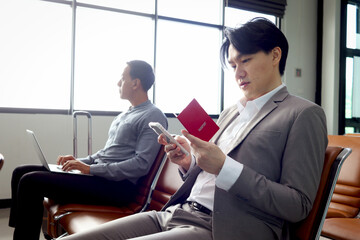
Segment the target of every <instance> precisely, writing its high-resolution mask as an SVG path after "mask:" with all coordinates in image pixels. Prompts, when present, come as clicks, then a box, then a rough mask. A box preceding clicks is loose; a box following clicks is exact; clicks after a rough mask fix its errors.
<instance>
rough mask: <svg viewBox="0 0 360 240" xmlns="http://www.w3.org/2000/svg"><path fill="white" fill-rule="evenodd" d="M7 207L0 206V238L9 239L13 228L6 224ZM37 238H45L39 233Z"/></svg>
mask: <svg viewBox="0 0 360 240" xmlns="http://www.w3.org/2000/svg"><path fill="white" fill-rule="evenodd" d="M9 212H10V209H9V208H0V233H1V234H0V240H11V239H12V235H13V231H14V229H13V228H11V227H9V226H8V221H9ZM39 240H45V238H44V236H43V234H40V239H39Z"/></svg>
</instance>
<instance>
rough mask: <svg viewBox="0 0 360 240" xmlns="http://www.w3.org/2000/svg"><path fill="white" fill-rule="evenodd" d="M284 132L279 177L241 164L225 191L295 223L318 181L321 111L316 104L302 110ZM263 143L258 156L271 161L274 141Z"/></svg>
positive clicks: (322, 127) (322, 129)
mask: <svg viewBox="0 0 360 240" xmlns="http://www.w3.org/2000/svg"><path fill="white" fill-rule="evenodd" d="M265 121H266V120H265ZM284 127H285V126H284ZM286 133H287V135H286V137H285V139H286V140H284V146H283V147H282V148H283V152H282V153H281V161H279V166H280V167H281V169H280V171H279V172H280V174H279V179H276V180H274V179H273V180H270V179H268V178H267V177H266V176H264V175H263V174H261V173H259V171H258V169H256V168H254V167H253V168H250V167H248V166H247V165H244V168H243V171H242V173H241V175H240V176H239V178H238V179H237V181H236V182H235V184H234V185H233V186H232V187H231V188H230V189H229V191H228V192H229V193H230V194H233V195H235V196H236V197H238V198H240V199H242V200H243V201H245V202H246V203H248V204H249V205H251V206H253V207H255V208H257V209H259V210H260V211H262V212H265V213H267V214H270V215H272V216H276V217H278V218H281V219H284V220H286V221H289V222H297V221H300V220H302V219H304V218H305V217H306V216H307V215H308V213H309V212H310V210H311V208H312V204H313V201H314V199H315V197H316V193H317V188H318V185H319V182H320V176H321V172H322V167H323V162H324V154H325V149H326V146H327V131H326V119H325V114H324V112H323V110H322V109H321V108H320V107H318V106H316V105H314V106H311V107H307V108H305V109H302V110H301V111H300V113H298V114H297V116H296V118H295V119H294V120H293V122H292V123H291V124H290V127H289V130H288V131H287V132H286ZM262 138H265V136H262ZM262 140H263V139H261V141H262ZM259 141H260V139H259ZM262 143H263V142H262ZM262 145H264V144H262ZM265 145H267V146H261V147H262V149H261V150H262V151H266V150H263V149H266V148H267V149H269V153H268V155H267V154H263V155H262V156H265V157H264V159H262V161H272V158H271V157H272V152H271V151H272V150H273V149H272V148H273V146H272V145H275V144H274V143H271V142H268V143H267V144H265ZM254 151H257V150H256V149H254ZM259 151H260V150H259ZM256 154H257V153H256V152H255V153H254V155H255V156H256ZM277 164H278V163H277Z"/></svg>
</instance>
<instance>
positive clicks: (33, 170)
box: [9, 165, 136, 240]
mask: <svg viewBox="0 0 360 240" xmlns="http://www.w3.org/2000/svg"><path fill="white" fill-rule="evenodd" d="M11 190H12V205H11V211H10V219H9V226H11V227H15V231H14V240H17V239H28V240H33V239H34V240H35V239H39V235H40V228H41V224H42V216H43V209H44V207H43V200H44V197H48V198H50V199H53V200H55V201H56V202H59V203H82V204H95V205H112V206H121V205H123V204H124V203H126V202H129V201H131V200H132V199H133V198H134V196H135V192H136V191H135V185H134V184H133V183H131V182H129V181H127V180H124V181H119V182H116V181H110V180H107V179H105V178H101V177H96V176H88V175H79V174H64V173H53V172H49V171H47V170H46V169H45V168H44V167H43V166H34V165H27V166H20V167H17V168H16V169H15V170H14V172H13V176H12V180H11Z"/></svg>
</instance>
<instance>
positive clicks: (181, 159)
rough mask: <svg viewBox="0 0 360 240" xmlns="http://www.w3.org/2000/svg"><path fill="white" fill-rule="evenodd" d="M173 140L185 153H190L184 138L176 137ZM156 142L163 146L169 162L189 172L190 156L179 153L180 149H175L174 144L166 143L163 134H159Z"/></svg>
mask: <svg viewBox="0 0 360 240" xmlns="http://www.w3.org/2000/svg"><path fill="white" fill-rule="evenodd" d="M175 140H176V141H178V143H180V145H181V146H183V147H184V148H185V149H186V151H188V152H189V153H190V145H189V143H188V142H187V141H186V139H185V138H182V137H179V136H176V137H175ZM158 142H159V143H160V144H162V145H164V146H165V148H164V149H165V152H166V154H167V157H168V158H169V159H170V161H172V162H173V163H175V164H177V165H179V166H181V167H182V168H184V169H185V170H186V171H187V170H189V168H190V164H191V154H189V155H188V156H186V155H185V154H184V153H182V152H181V150H180V148H179V147H177V146H176V144H173V143H168V142H167V141H166V137H165V135H164V134H160V136H159V137H158Z"/></svg>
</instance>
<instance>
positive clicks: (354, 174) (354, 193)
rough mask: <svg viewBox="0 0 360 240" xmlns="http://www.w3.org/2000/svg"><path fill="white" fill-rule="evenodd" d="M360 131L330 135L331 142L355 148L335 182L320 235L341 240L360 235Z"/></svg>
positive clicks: (357, 237)
mask: <svg viewBox="0 0 360 240" xmlns="http://www.w3.org/2000/svg"><path fill="white" fill-rule="evenodd" d="M359 136H360V135H359V134H351V135H350V134H349V135H346V136H335V135H334V136H329V145H337V146H343V147H350V148H352V153H351V155H350V156H349V157H348V159H347V160H346V162H345V163H344V166H343V167H342V169H341V172H340V175H339V178H338V180H337V183H336V187H335V190H334V194H333V197H332V199H331V203H330V206H329V209H328V213H327V216H326V219H325V222H324V226H323V228H322V232H321V235H322V236H325V237H328V238H331V239H338V240H351V239H359V235H360V220H359V215H360V214H359V208H360V137H359Z"/></svg>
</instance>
